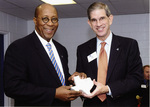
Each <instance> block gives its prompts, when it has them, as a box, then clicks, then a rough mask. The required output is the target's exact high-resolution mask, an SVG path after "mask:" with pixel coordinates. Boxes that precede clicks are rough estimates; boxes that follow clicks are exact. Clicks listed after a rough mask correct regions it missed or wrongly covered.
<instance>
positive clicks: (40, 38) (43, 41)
mask: <svg viewBox="0 0 150 107" xmlns="http://www.w3.org/2000/svg"><path fill="white" fill-rule="evenodd" d="M35 33H36V35H37V36H38V38H39V40H40V41H41V43H42V45H43V46H46V45H47V43H50V44H52V39H50V41H49V42H47V41H46V40H45V39H43V38H42V37H41V36H40V35H39V34H38V32H37V31H36V30H35Z"/></svg>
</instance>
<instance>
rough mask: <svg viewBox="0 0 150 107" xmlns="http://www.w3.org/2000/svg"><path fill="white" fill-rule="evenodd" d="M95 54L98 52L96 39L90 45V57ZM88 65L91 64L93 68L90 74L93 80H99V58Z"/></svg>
mask: <svg viewBox="0 0 150 107" xmlns="http://www.w3.org/2000/svg"><path fill="white" fill-rule="evenodd" d="M94 52H96V38H94V39H93V40H92V41H91V43H90V44H89V50H88V55H91V54H92V53H94ZM88 63H90V64H89V65H90V67H91V72H90V76H91V78H92V79H96V80H97V58H96V59H94V60H93V61H91V62H88Z"/></svg>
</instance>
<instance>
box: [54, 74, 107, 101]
mask: <svg viewBox="0 0 150 107" xmlns="http://www.w3.org/2000/svg"><path fill="white" fill-rule="evenodd" d="M75 76H79V77H80V78H81V79H84V78H87V75H86V74H85V73H78V72H75V73H74V74H73V75H71V76H70V77H69V79H68V80H69V81H70V82H71V83H72V84H74V77H75ZM93 83H94V85H96V88H95V90H94V91H93V92H92V93H90V94H86V93H84V92H83V91H74V90H71V87H72V86H61V87H58V88H57V89H56V95H55V98H57V99H60V100H62V101H72V100H75V99H76V98H77V97H79V96H83V97H86V98H93V97H94V96H97V95H100V94H104V93H108V92H109V90H108V86H107V85H103V84H101V83H99V82H96V81H95V80H93Z"/></svg>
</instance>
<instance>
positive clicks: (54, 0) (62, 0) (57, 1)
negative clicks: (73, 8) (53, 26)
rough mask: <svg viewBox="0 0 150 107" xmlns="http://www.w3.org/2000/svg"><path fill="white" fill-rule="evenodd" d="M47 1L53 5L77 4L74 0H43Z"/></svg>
mask: <svg viewBox="0 0 150 107" xmlns="http://www.w3.org/2000/svg"><path fill="white" fill-rule="evenodd" d="M41 1H43V2H45V3H49V4H51V5H66V4H76V2H75V1H74V0H41Z"/></svg>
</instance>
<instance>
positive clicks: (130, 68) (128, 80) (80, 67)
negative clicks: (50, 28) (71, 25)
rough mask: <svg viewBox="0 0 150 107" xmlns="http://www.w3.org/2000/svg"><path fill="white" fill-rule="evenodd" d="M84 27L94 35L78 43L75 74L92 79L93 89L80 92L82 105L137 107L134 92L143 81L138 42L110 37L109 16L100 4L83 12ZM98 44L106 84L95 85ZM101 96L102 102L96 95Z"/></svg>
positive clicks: (98, 83) (97, 3)
mask: <svg viewBox="0 0 150 107" xmlns="http://www.w3.org/2000/svg"><path fill="white" fill-rule="evenodd" d="M87 12H88V19H89V20H88V24H89V25H90V27H91V28H92V30H93V31H94V32H95V33H96V38H93V39H91V40H89V41H87V42H86V43H84V44H81V45H79V46H78V48H77V68H76V70H77V71H78V72H84V73H86V74H87V77H91V78H92V79H95V80H94V84H95V86H96V88H95V89H93V90H92V93H91V94H89V95H87V94H85V93H83V96H84V97H87V98H86V99H85V100H84V104H83V105H84V106H91V107H94V106H99V107H100V106H101V107H106V106H113V107H114V106H120V107H124V106H125V107H126V106H131V107H133V106H137V100H136V98H135V97H136V90H137V89H138V88H139V87H140V84H141V82H142V78H143V70H142V62H141V58H140V52H139V48H138V43H137V42H136V40H134V39H130V38H125V37H120V36H117V35H115V34H113V33H112V32H111V30H110V25H111V24H112V22H113V15H112V14H111V12H110V10H109V8H108V6H107V5H106V4H103V3H101V2H95V3H93V4H91V5H90V6H89V8H88V10H87ZM101 42H105V43H106V45H105V47H104V50H105V51H106V55H107V64H108V66H107V70H106V72H105V73H106V78H105V81H106V83H105V84H103V83H101V82H96V81H97V79H101V78H103V75H100V76H101V78H97V77H98V65H99V63H98V61H99V60H98V59H99V57H100V56H99V53H100V49H101V47H102V46H101ZM101 95H105V96H106V97H105V99H104V100H100V99H99V98H98V96H101Z"/></svg>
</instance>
